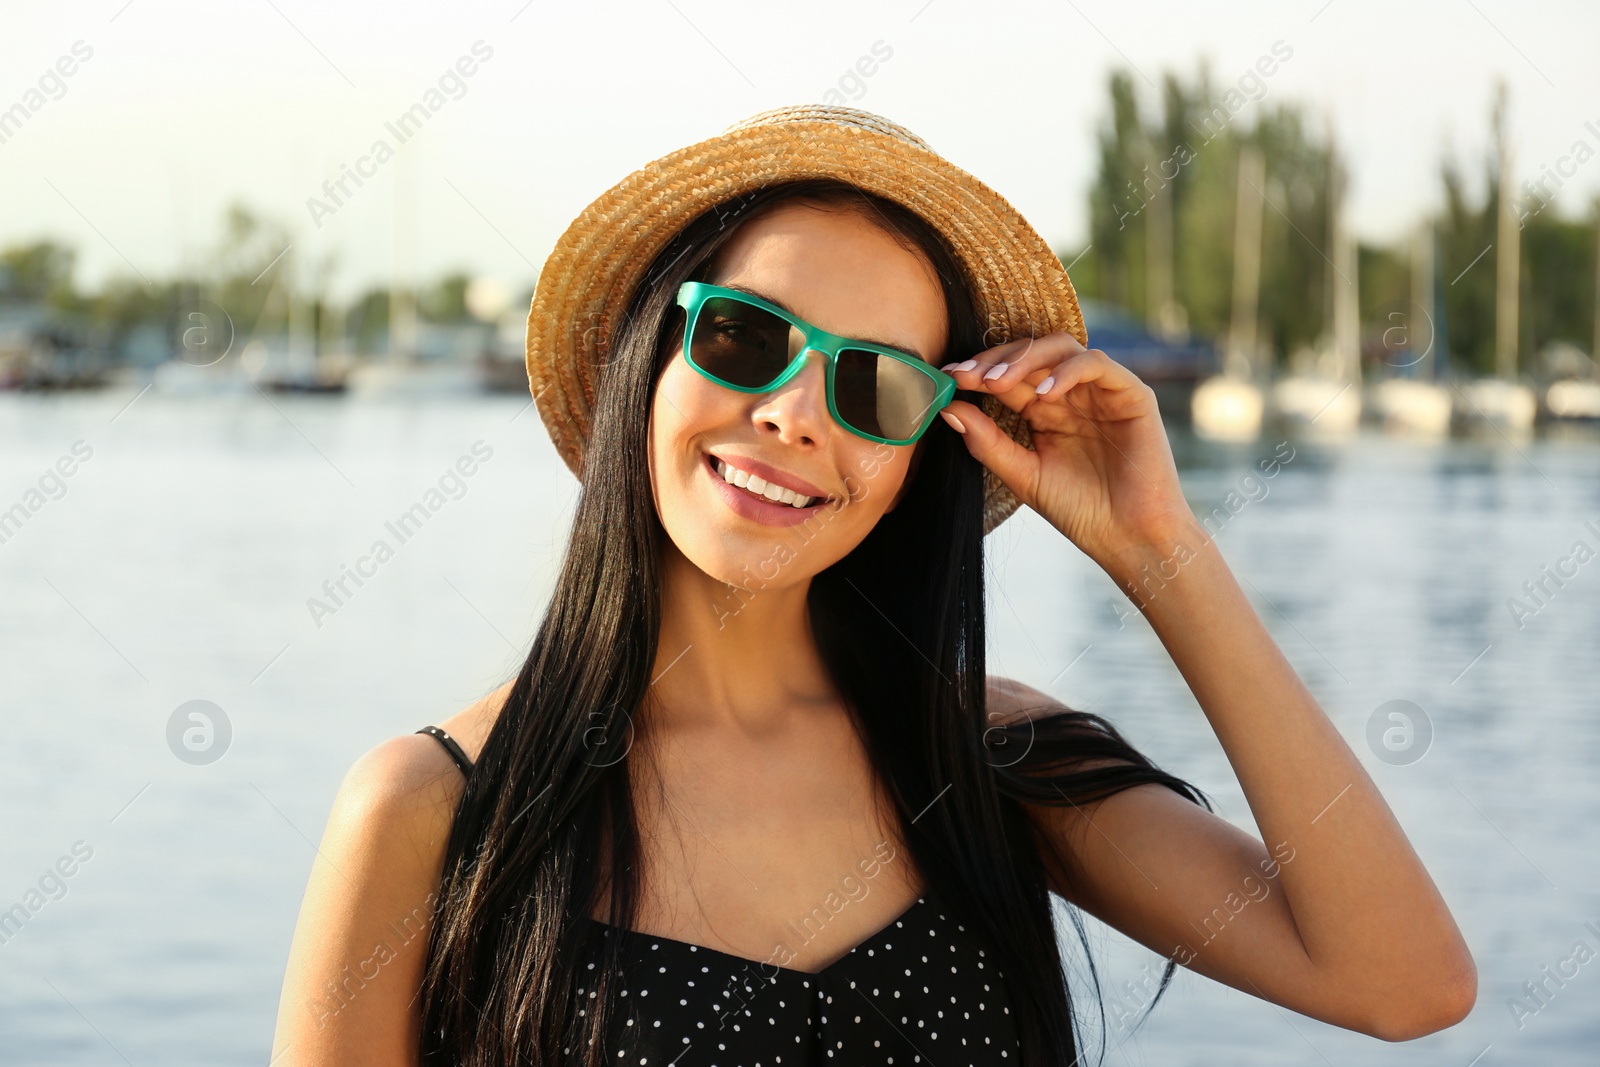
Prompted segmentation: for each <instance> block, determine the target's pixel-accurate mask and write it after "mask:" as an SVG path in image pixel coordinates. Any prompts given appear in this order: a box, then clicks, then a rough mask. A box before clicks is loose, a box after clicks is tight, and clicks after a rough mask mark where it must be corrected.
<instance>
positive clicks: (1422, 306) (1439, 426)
mask: <svg viewBox="0 0 1600 1067" xmlns="http://www.w3.org/2000/svg"><path fill="white" fill-rule="evenodd" d="M1434 240H1435V238H1434V231H1433V221H1432V220H1431V219H1424V220H1423V221H1422V224H1421V225H1420V226H1419V227H1418V229H1417V235H1416V240H1415V242H1414V244H1413V248H1412V257H1411V301H1410V303H1409V305H1408V306H1407V308H1406V310H1405V311H1404V312H1403V313H1396V321H1391V322H1386V323H1380V325H1381V326H1382V327H1383V328H1384V331H1385V333H1384V349H1385V351H1388V352H1391V353H1392V358H1393V360H1394V361H1395V366H1396V367H1397V368H1398V369H1399V373H1397V374H1395V375H1392V376H1390V377H1388V378H1384V379H1382V380H1381V381H1379V382H1377V383H1376V384H1375V385H1374V386H1373V387H1372V408H1373V410H1374V411H1375V412H1376V414H1377V416H1378V420H1379V422H1380V423H1382V425H1383V428H1384V429H1385V430H1388V431H1390V432H1392V433H1402V434H1410V435H1415V436H1419V437H1435V438H1437V437H1447V436H1449V434H1450V414H1451V408H1452V396H1451V393H1450V390H1449V389H1447V388H1446V387H1445V386H1443V385H1441V384H1439V381H1438V378H1439V374H1440V370H1439V365H1440V361H1441V358H1442V348H1441V347H1440V345H1439V336H1440V335H1439V330H1438V328H1437V326H1436V324H1437V323H1438V321H1439V315H1438V310H1437V308H1438V301H1437V299H1436V292H1437V288H1436V287H1437V285H1438V278H1437V274H1438V272H1437V270H1436V267H1435V264H1436V263H1437V259H1438V257H1437V256H1436V255H1435V254H1434ZM1429 357H1432V358H1429Z"/></svg>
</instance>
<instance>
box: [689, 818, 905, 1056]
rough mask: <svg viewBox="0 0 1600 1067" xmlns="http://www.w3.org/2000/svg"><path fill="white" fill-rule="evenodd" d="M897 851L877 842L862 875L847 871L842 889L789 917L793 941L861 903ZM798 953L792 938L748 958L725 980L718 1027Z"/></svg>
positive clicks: (806, 938)
mask: <svg viewBox="0 0 1600 1067" xmlns="http://www.w3.org/2000/svg"><path fill="white" fill-rule="evenodd" d="M897 855H898V853H896V852H895V847H894V845H892V844H891V843H889V842H888V841H880V842H878V844H877V846H876V847H875V848H874V849H873V855H872V856H870V857H868V858H866V859H863V860H859V861H857V864H856V866H857V868H858V869H859V870H860V871H861V878H859V879H858V878H857V877H856V876H855V873H854V872H852V873H850V874H847V875H845V876H844V877H843V878H841V879H840V880H839V885H840V887H841V889H842V890H843V892H842V893H841V892H840V890H830V891H829V892H828V894H827V896H825V897H824V898H823V900H822V903H821V904H820V905H818V906H817V907H815V908H812V909H811V910H810V911H809V912H807V913H806V914H805V915H804V916H803V917H802V918H801V919H800V920H799V922H795V921H794V920H790V922H789V924H788V928H789V930H790V931H791V932H792V933H793V934H794V935H795V936H794V939H793V944H798V945H802V946H803V945H805V944H807V943H809V942H811V941H814V940H816V939H817V938H818V937H820V936H821V935H822V932H823V930H824V929H826V927H827V925H828V924H829V923H830V922H832V921H833V920H834V919H835V918H836V917H837V916H838V915H839V913H840V912H842V911H844V910H845V909H846V908H847V907H849V906H850V905H851V904H852V903H856V904H859V903H860V902H861V901H862V900H864V899H865V898H866V896H867V894H868V893H870V892H871V891H872V886H871V885H870V884H869V883H870V882H871V880H872V879H874V878H876V877H877V876H878V875H879V874H880V873H882V871H883V869H884V867H886V866H888V865H889V864H891V863H893V862H894V861H895V858H896V856H897ZM797 955H799V953H798V952H797V951H796V950H795V948H794V947H793V945H792V944H791V943H790V942H789V941H781V942H779V943H778V944H777V945H776V946H775V947H774V948H773V950H772V954H771V955H769V956H768V957H767V958H766V959H765V960H761V961H759V962H758V961H756V960H750V961H747V962H746V963H745V965H744V966H743V967H742V968H740V970H739V973H737V974H732V975H729V976H728V979H727V981H726V983H724V988H723V992H722V995H721V997H720V998H719V999H718V1001H717V1003H716V1005H715V1007H716V1011H717V1028H718V1029H719V1030H720V1029H722V1028H723V1027H725V1026H727V1025H728V1023H729V1021H730V1020H732V1019H734V1018H735V1017H736V1016H737V1015H738V1013H739V1012H742V1011H744V1010H745V1008H746V1007H747V1006H748V1005H749V1003H750V1002H749V1001H747V1000H744V999H742V998H741V997H740V994H741V993H747V994H752V993H755V992H758V991H760V990H762V989H765V988H766V987H767V986H768V985H770V984H771V983H773V982H774V981H776V980H777V970H776V969H777V968H781V967H785V966H787V965H788V964H789V963H791V962H793V960H794V959H795V957H796V956H797Z"/></svg>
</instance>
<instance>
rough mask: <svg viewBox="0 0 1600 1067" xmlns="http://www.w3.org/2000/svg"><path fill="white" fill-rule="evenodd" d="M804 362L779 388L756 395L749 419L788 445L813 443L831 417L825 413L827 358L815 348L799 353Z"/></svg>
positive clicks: (826, 409)
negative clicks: (755, 401) (797, 372)
mask: <svg viewBox="0 0 1600 1067" xmlns="http://www.w3.org/2000/svg"><path fill="white" fill-rule="evenodd" d="M801 356H802V358H804V359H805V364H804V365H803V366H802V367H801V368H800V373H799V374H796V375H795V376H794V377H793V378H791V379H789V381H788V382H786V383H785V384H784V385H783V386H782V387H781V388H779V389H776V390H774V391H772V392H770V393H766V394H763V395H762V396H761V397H759V398H758V400H757V403H756V406H755V408H754V409H753V410H752V411H751V418H752V419H753V420H754V421H755V423H756V427H757V429H759V430H761V431H763V432H766V433H775V434H777V435H778V439H779V440H780V441H782V442H783V443H785V444H791V445H814V444H817V443H819V442H820V441H821V440H822V438H823V435H824V434H825V433H826V432H827V428H828V423H829V422H831V421H832V416H831V415H830V414H829V413H828V357H827V356H826V355H825V354H824V353H822V352H818V351H817V350H816V349H814V348H808V349H805V350H804V351H802V352H801Z"/></svg>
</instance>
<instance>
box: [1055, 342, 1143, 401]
mask: <svg viewBox="0 0 1600 1067" xmlns="http://www.w3.org/2000/svg"><path fill="white" fill-rule="evenodd" d="M1085 382H1094V383H1095V384H1096V385H1098V386H1099V387H1100V388H1102V389H1110V390H1118V391H1120V390H1124V389H1138V388H1140V387H1142V386H1144V382H1143V381H1141V380H1140V379H1139V377H1138V376H1137V375H1135V374H1134V373H1133V372H1132V371H1131V370H1129V369H1128V368H1127V367H1124V366H1123V365H1122V364H1120V363H1118V362H1117V361H1116V360H1114V359H1112V358H1111V357H1110V356H1108V355H1106V354H1105V353H1104V352H1102V351H1100V349H1098V348H1090V349H1086V350H1084V351H1082V352H1079V353H1077V354H1075V355H1072V356H1069V357H1067V358H1066V359H1064V360H1062V361H1061V362H1060V363H1059V364H1057V365H1056V366H1055V367H1053V368H1051V370H1050V373H1049V374H1048V375H1047V376H1046V377H1045V378H1044V379H1043V380H1041V381H1040V382H1039V383H1038V384H1037V385H1036V386H1035V387H1034V397H1035V398H1036V399H1040V400H1055V399H1058V398H1060V397H1064V396H1066V395H1067V394H1068V393H1069V392H1071V391H1072V390H1073V388H1075V387H1076V386H1079V385H1082V384H1084V383H1085Z"/></svg>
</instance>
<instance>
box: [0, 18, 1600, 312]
mask: <svg viewBox="0 0 1600 1067" xmlns="http://www.w3.org/2000/svg"><path fill="white" fill-rule="evenodd" d="M1596 41H1600V5H1594V4H1583V3H1579V2H1570V3H1532V4H1529V3H1524V4H1512V3H1509V2H1506V0H1452V2H1422V0H1418V2H1408V3H1375V2H1357V0H1331V2H1330V0H1310V2H1298V0H1297V2H1277V3H1265V2H1244V0H1232V2H1212V3H1206V4H1184V3H1169V4H1157V3H1127V2H1117V3H1111V2H1102V0H1093V2H1091V0H1061V2H1051V3H998V2H995V0H989V2H987V3H982V4H980V3H975V2H964V0H896V2H893V3H872V2H865V0H849V2H834V0H815V2H810V3H807V4H804V5H777V4H760V5H756V4H751V3H735V2H731V0H628V2H595V3H571V2H567V3H552V2H549V0H532V2H528V0H452V2H450V3H447V4H441V3H438V2H437V0H433V2H419V0H391V2H386V3H383V4H378V3H371V2H368V3H353V2H343V3H337V2H329V0H319V2H316V3H313V2H311V0H228V2H226V3H221V2H217V0H212V2H210V3H203V2H199V0H92V2H83V3H71V4H63V3H45V2H36V0H4V3H3V4H0V116H3V114H4V113H5V112H6V111H7V110H11V111H12V113H13V114H14V115H15V114H20V113H19V112H16V111H15V110H14V109H15V108H16V107H17V106H18V105H21V106H22V108H23V109H24V111H25V112H26V113H27V114H26V118H25V120H24V121H20V122H19V121H15V120H14V121H13V123H12V125H11V126H10V127H6V126H4V125H0V134H3V135H4V136H5V139H4V140H3V142H0V246H7V245H11V244H15V243H18V242H23V241H28V240H35V239H40V238H44V237H50V238H55V239H57V240H63V241H66V242H68V243H70V244H72V245H74V246H75V247H76V248H78V250H79V272H78V281H79V283H80V285H85V286H88V287H95V286H97V285H99V284H100V283H101V282H102V281H104V280H105V279H106V278H107V277H109V276H113V275H128V276H134V277H139V278H145V279H152V280H159V279H160V278H162V277H164V276H169V275H170V274H171V273H173V272H174V271H177V270H179V269H180V268H182V267H183V266H184V265H186V264H192V263H195V262H197V261H198V260H199V259H200V257H202V256H203V255H204V254H205V253H206V251H207V249H209V248H211V247H213V246H214V245H215V244H216V243H217V241H218V240H219V239H220V235H221V228H222V219H223V213H224V210H225V208H226V206H227V205H228V204H229V203H231V202H235V201H238V202H243V203H245V204H247V205H248V206H250V207H251V208H252V209H253V210H254V211H257V212H258V213H263V214H266V215H268V216H271V217H273V218H276V219H278V220H280V221H281V222H282V223H283V224H284V225H285V226H286V227H287V228H288V231H289V234H290V241H289V247H291V248H292V250H293V251H294V255H293V256H286V257H285V260H284V263H285V265H286V269H287V265H289V264H301V266H296V267H294V269H295V270H298V271H309V269H310V265H311V264H313V263H328V264H331V265H332V266H331V270H332V273H331V275H330V276H329V282H328V284H329V287H330V289H331V290H332V292H333V293H334V295H335V296H336V297H347V296H349V295H351V294H354V293H356V292H359V291H360V290H362V289H364V288H367V287H369V286H371V285H375V284H383V283H385V282H387V281H388V280H389V279H391V278H393V279H399V280H402V281H403V280H406V279H408V278H417V279H421V280H424V281H426V280H428V279H432V278H436V277H437V276H439V275H440V274H442V273H443V272H445V271H446V270H452V269H460V270H465V271H467V272H468V273H470V274H473V275H474V276H480V277H485V278H488V279H493V280H496V281H499V282H502V283H503V284H504V285H505V286H507V287H508V288H510V289H511V290H513V291H525V290H526V289H528V288H529V287H531V285H532V283H533V281H534V279H535V278H536V277H537V274H538V269H539V265H540V264H541V263H542V262H543V260H544V258H545V256H546V255H547V254H548V253H549V250H550V249H551V248H552V247H553V245H554V243H555V241H556V239H557V238H558V237H559V236H560V234H561V232H562V231H563V230H564V229H565V228H566V227H567V225H568V224H569V223H570V222H571V221H572V219H573V218H574V217H575V216H576V215H577V214H578V213H579V212H580V211H582V209H583V208H584V206H585V205H586V204H588V203H589V202H590V201H591V200H593V199H594V198H595V197H597V196H599V195H600V194H601V193H602V192H604V191H605V190H606V189H607V188H608V187H610V186H611V185H613V184H614V183H616V182H617V181H619V180H621V179H622V178H623V177H624V176H625V175H627V174H628V173H629V172H631V171H632V170H634V169H636V168H637V167H639V166H641V165H642V164H644V163H646V162H648V161H650V160H651V159H654V158H657V157H659V156H661V155H665V154H666V153H668V152H671V151H673V150H675V149H677V148H680V147H683V146H685V145H688V144H692V143H694V142H696V141H699V140H702V139H704V138H706V137H710V136H714V135H715V134H717V133H719V132H720V131H721V130H723V129H724V128H725V127H727V126H728V125H730V124H731V123H733V122H736V121H738V120H739V119H742V118H744V117H746V116H749V115H752V114H755V113H756V112H759V111H762V110H765V109H767V108H772V107H779V106H783V105H787V104H795V103H808V102H819V101H822V100H824V99H831V100H838V99H842V100H843V101H844V102H845V103H848V104H850V105H851V106H854V107H860V108H864V109H866V110H869V111H873V112H876V113H878V114H880V115H883V116H885V117H887V118H889V119H891V120H893V121H895V122H897V123H900V124H901V125H903V126H905V127H907V128H909V129H911V130H912V131H914V132H915V133H917V134H918V135H919V136H921V137H922V138H923V139H924V140H926V141H927V142H929V143H930V144H931V145H932V146H933V148H934V149H935V150H936V151H938V152H940V153H941V154H942V155H944V156H945V157H946V158H948V159H950V160H951V161H952V162H954V163H955V164H956V165H958V166H960V167H962V168H963V169H965V170H967V171H969V172H970V173H972V174H974V175H976V176H977V177H978V178H980V179H982V180H983V181H985V182H986V183H988V184H989V185H991V186H992V187H994V188H995V189H996V190H998V191H999V192H1000V193H1001V194H1002V195H1003V196H1004V197H1005V198H1006V199H1008V200H1009V201H1011V203H1012V204H1014V205H1015V206H1016V207H1017V209H1018V210H1019V211H1021V213H1022V214H1023V216H1024V217H1026V218H1027V219H1028V220H1029V221H1030V222H1031V223H1032V224H1033V225H1034V227H1035V228H1036V229H1037V230H1038V231H1039V232H1040V233H1041V234H1042V235H1043V236H1044V238H1045V240H1046V241H1047V242H1049V243H1050V244H1051V246H1052V247H1054V248H1056V249H1057V250H1058V251H1059V250H1068V249H1076V248H1081V247H1082V245H1083V243H1084V242H1085V241H1086V240H1087V236H1086V234H1087V223H1088V220H1087V215H1086V191H1087V188H1088V186H1089V184H1090V182H1091V180H1092V178H1093V174H1094V170H1095V165H1096V133H1097V131H1098V129H1099V127H1100V125H1101V124H1102V123H1103V122H1104V121H1105V120H1106V114H1107V90H1106V85H1107V80H1108V78H1109V76H1110V74H1111V73H1112V72H1113V71H1115V70H1118V69H1123V70H1129V71H1131V72H1132V73H1133V76H1134V79H1135V82H1136V84H1137V86H1138V88H1139V90H1140V92H1141V93H1142V94H1143V100H1144V103H1145V104H1146V106H1147V108H1149V111H1148V114H1150V115H1152V116H1153V115H1154V114H1155V106H1156V104H1157V101H1158V95H1157V92H1156V89H1155V87H1156V86H1158V85H1159V84H1160V81H1161V77H1162V75H1163V73H1164V72H1165V71H1168V70H1174V71H1177V72H1180V73H1182V74H1184V75H1185V76H1186V77H1191V76H1192V75H1194V74H1195V73H1196V72H1197V70H1198V69H1199V64H1200V63H1201V62H1202V60H1204V61H1206V62H1208V63H1209V64H1210V67H1211V70H1212V73H1213V79H1214V83H1215V84H1216V85H1218V86H1219V87H1222V86H1226V85H1228V84H1232V83H1237V81H1238V79H1239V78H1240V77H1241V76H1242V75H1244V74H1246V72H1247V71H1249V70H1250V69H1251V68H1252V67H1253V66H1254V65H1255V64H1256V63H1257V61H1258V60H1259V59H1261V57H1263V56H1269V55H1273V54H1275V53H1274V49H1275V46H1276V54H1279V55H1281V54H1282V53H1283V52H1284V51H1288V52H1289V53H1290V57H1289V58H1288V59H1286V60H1284V61H1283V62H1281V63H1279V64H1277V65H1276V69H1275V71H1274V73H1273V74H1272V75H1271V76H1270V77H1266V78H1263V79H1262V83H1263V85H1264V92H1263V93H1260V94H1258V95H1260V96H1261V99H1260V100H1257V101H1251V102H1250V103H1248V104H1246V106H1245V108H1244V110H1242V111H1241V113H1240V115H1239V116H1238V118H1237V119H1236V120H1235V121H1238V122H1240V123H1242V124H1243V125H1244V126H1246V127H1248V125H1249V124H1250V123H1251V121H1252V118H1251V116H1252V114H1253V112H1254V110H1255V109H1257V108H1259V107H1260V106H1263V105H1264V104H1266V103H1267V102H1269V101H1271V100H1275V99H1281V100H1285V101H1288V100H1296V101H1300V102H1302V103H1304V104H1306V105H1307V106H1309V107H1311V108H1313V109H1314V110H1315V112H1316V113H1317V114H1318V115H1319V116H1325V117H1326V121H1327V122H1329V123H1330V124H1331V128H1332V129H1333V130H1334V132H1335V137H1336V139H1337V142H1338V144H1339V146H1340V147H1341V149H1342V151H1343V152H1344V153H1345V156H1346V160H1347V163H1348V165H1349V167H1350V170H1351V173H1352V175H1353V183H1352V188H1351V191H1350V196H1351V200H1350V204H1349V208H1350V212H1351V221H1352V224H1353V225H1354V227H1355V230H1356V232H1357V234H1358V235H1359V236H1360V237H1361V238H1362V239H1363V240H1366V241H1372V242H1392V241H1396V240H1398V239H1399V238H1400V237H1401V236H1402V235H1403V234H1404V233H1406V232H1407V231H1408V230H1409V228H1410V227H1412V226H1413V225H1414V224H1415V222H1416V220H1417V219H1418V218H1419V217H1420V216H1421V215H1422V213H1424V212H1428V211H1432V210H1436V209H1437V207H1438V204H1439V202H1440V199H1441V185H1440V180H1439V167H1440V161H1441V159H1442V158H1444V156H1445V155H1446V154H1447V153H1451V154H1453V155H1454V156H1455V157H1456V158H1457V159H1458V160H1460V161H1461V162H1462V163H1463V164H1464V167H1465V170H1466V172H1467V173H1468V174H1469V175H1470V176H1471V179H1472V181H1471V184H1470V186H1469V187H1470V188H1473V189H1475V190H1476V189H1481V184H1480V182H1479V171H1480V170H1481V160H1482V159H1483V158H1484V154H1485V151H1486V148H1487V142H1488V139H1489V129H1488V115H1489V108H1490V101H1491V99H1492V94H1493V89H1494V84H1495V79H1496V78H1504V79H1505V81H1506V83H1507V85H1508V88H1509V92H1510V116H1511V129H1512V138H1513V148H1514V153H1515V159H1516V174H1517V180H1518V181H1519V182H1520V181H1521V180H1522V179H1524V178H1533V177H1537V176H1539V175H1540V174H1542V173H1546V172H1547V168H1554V169H1556V170H1561V171H1566V172H1567V173H1568V174H1569V175H1570V176H1568V177H1564V178H1562V179H1561V188H1560V192H1559V194H1558V195H1557V197H1556V200H1555V207H1554V208H1553V210H1561V211H1564V212H1566V213H1567V214H1569V215H1573V216H1575V215H1577V214H1579V213H1584V214H1587V212H1588V211H1589V210H1590V207H1589V205H1590V203H1591V202H1592V200H1593V198H1594V197H1595V196H1596V195H1600V159H1590V158H1588V157H1587V154H1586V153H1583V152H1578V153H1577V154H1576V155H1575V154H1574V153H1575V150H1576V149H1577V146H1578V144H1579V142H1583V143H1584V144H1585V145H1586V146H1587V147H1588V149H1589V151H1590V152H1593V153H1600V64H1596V63H1595V61H1594V55H1593V52H1594V48H1593V45H1594V43H1595V42H1596ZM1586 42H1587V43H1586ZM863 57H868V59H867V61H866V62H865V63H864V64H863V65H862V66H863V68H864V69H870V70H871V71H872V73H871V74H870V75H869V76H862V75H860V74H859V73H858V68H857V65H858V63H859V62H860V61H861V60H862V59H863ZM67 70H70V71H71V74H70V75H67V74H65V73H64V72H65V71H67ZM467 70H470V71H471V73H470V75H467V74H464V73H462V72H464V71H467ZM430 90H436V91H439V92H440V94H441V95H440V96H438V97H434V98H432V100H431V101H429V99H428V97H427V94H428V93H429V92H430ZM830 93H831V94H833V96H831V97H830V96H829V94H830ZM441 100H442V103H440V101H441ZM419 101H422V102H425V103H427V102H432V103H435V104H439V106H438V107H437V110H435V111H434V112H433V114H432V115H431V117H430V118H429V119H428V121H427V123H426V124H425V125H424V126H423V127H422V128H421V129H417V130H414V131H413V133H412V135H411V136H410V137H409V138H408V139H407V140H405V142H404V143H400V142H399V139H398V138H397V137H396V136H395V135H394V133H393V132H391V131H389V130H388V128H387V126H386V123H391V122H394V121H395V120H396V119H397V118H398V117H399V116H400V115H401V114H402V113H403V112H405V111H406V110H407V109H408V108H410V107H411V106H412V105H413V104H416V103H418V102H419ZM0 121H3V119H0ZM380 138H382V139H384V140H385V141H387V142H388V143H389V145H390V146H391V147H392V148H393V155H392V157H391V158H387V159H385V160H383V161H382V162H378V161H377V160H376V158H375V157H372V156H371V154H370V151H371V149H372V147H373V144H374V142H375V141H376V140H378V139H380ZM1578 155H1583V156H1584V159H1583V161H1582V162H1579V161H1578ZM363 157H366V161H365V162H363ZM347 167H348V168H351V169H357V168H359V169H361V170H365V171H366V172H367V173H368V175H369V176H368V177H366V178H364V179H363V181H362V184H361V185H360V186H359V187H358V186H356V185H354V184H353V183H352V182H350V181H349V180H347V182H346V190H347V191H349V193H350V195H349V196H347V197H341V202H340V203H338V204H337V206H335V205H334V202H333V201H332V200H331V199H330V198H328V197H327V196H326V195H325V194H324V192H323V185H324V183H325V182H327V181H329V180H336V179H338V178H339V177H340V176H341V175H342V174H344V173H345V168H347ZM313 199H316V200H320V201H322V203H323V204H324V205H325V206H324V207H323V208H322V209H318V208H317V206H316V205H315V204H314V203H310V202H311V201H312V200H313ZM329 208H332V209H333V210H328V209H329Z"/></svg>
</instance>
